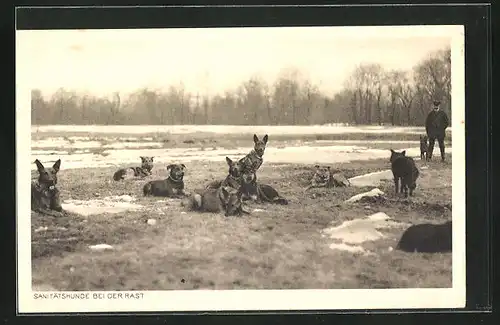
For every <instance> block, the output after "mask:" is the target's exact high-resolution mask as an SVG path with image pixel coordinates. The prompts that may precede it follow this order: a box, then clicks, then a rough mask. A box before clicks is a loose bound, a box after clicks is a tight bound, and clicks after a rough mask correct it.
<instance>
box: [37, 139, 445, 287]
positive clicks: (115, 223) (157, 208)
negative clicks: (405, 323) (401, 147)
mask: <svg viewBox="0 0 500 325" xmlns="http://www.w3.org/2000/svg"><path fill="white" fill-rule="evenodd" d="M417 137H418V136H417ZM412 140H413V139H412ZM437 155H438V154H437ZM388 156H389V154H388ZM417 165H418V166H421V162H420V161H417ZM63 166H64V162H63ZM333 167H334V168H336V169H340V170H342V171H343V172H344V173H345V175H346V176H347V177H352V176H357V175H362V174H365V173H369V172H374V171H378V170H382V169H388V168H389V163H388V157H387V159H379V160H370V161H355V162H350V163H345V164H336V165H335V166H333ZM115 169H116V168H96V169H90V168H89V169H68V170H64V168H62V170H61V171H60V173H59V187H60V190H61V195H62V198H63V199H69V198H73V199H82V200H85V199H95V198H98V197H104V196H109V195H124V194H128V195H133V196H136V197H137V201H136V203H138V204H141V205H143V206H144V207H145V208H144V209H142V210H139V211H128V212H126V213H118V214H103V215H95V216H88V217H83V216H79V215H67V216H65V217H61V218H52V217H46V216H40V215H38V214H36V213H32V261H33V263H32V272H33V285H34V286H36V287H42V286H43V287H48V288H55V289H59V290H168V289H246V288H248V289H287V288H290V289H291V288H294V289H298V288H309V289H326V288H332V289H334V288H408V287H413V288H415V287H420V288H423V287H451V279H452V277H451V254H417V253H413V254H409V253H403V252H400V251H396V250H394V251H390V247H395V246H396V244H397V240H398V239H399V237H400V236H401V234H402V231H403V230H404V229H399V228H395V229H382V230H381V232H382V233H384V234H385V235H386V238H383V239H380V240H376V241H370V242H365V243H363V244H362V246H363V247H365V248H366V249H369V250H371V251H373V252H375V254H372V255H363V254H358V253H350V252H347V251H340V250H333V249H330V248H329V244H331V243H332V239H329V238H324V237H322V236H321V234H320V231H321V230H322V229H324V228H326V227H329V226H331V225H340V224H341V223H342V222H344V221H347V220H353V219H357V218H361V217H364V216H368V215H370V214H373V213H376V212H379V211H382V212H385V213H386V214H387V215H389V216H390V217H391V218H393V219H395V220H397V221H401V222H406V223H421V222H442V221H444V220H446V219H450V218H451V156H448V160H447V162H446V163H444V164H443V163H441V162H440V161H438V159H435V161H433V162H430V163H429V164H428V169H425V170H422V171H421V178H419V180H418V183H417V184H418V185H417V190H416V193H415V196H414V197H413V198H411V199H410V200H405V199H403V198H400V197H397V196H396V195H395V194H394V187H393V183H392V182H387V183H384V184H382V186H380V187H379V188H380V189H381V190H382V191H384V192H385V193H386V199H387V200H385V201H384V202H378V203H369V204H367V203H360V204H354V205H352V206H345V205H342V204H341V203H342V202H343V201H344V200H345V199H347V198H349V197H351V196H352V195H355V194H358V193H361V192H364V191H367V190H371V189H372V187H367V188H356V187H349V188H335V189H313V190H311V191H310V192H309V193H308V194H304V192H303V191H302V188H304V187H305V186H307V185H308V182H309V179H310V177H311V175H312V169H311V166H304V165H271V164H269V163H268V164H266V162H265V157H264V164H263V166H262V167H261V169H260V170H259V175H258V176H259V179H260V181H261V182H263V183H266V184H270V185H273V186H274V187H275V188H277V189H278V190H279V192H280V193H281V194H282V195H283V196H285V197H286V198H288V199H289V201H290V204H289V205H288V206H276V205H261V206H257V205H255V204H248V206H247V210H250V211H252V213H251V215H250V216H245V217H243V218H225V217H224V216H222V215H215V214H199V213H195V212H187V213H181V212H182V211H183V210H182V208H181V207H180V204H179V200H164V201H163V202H158V199H154V198H144V197H142V195H141V193H142V186H143V184H144V182H145V181H144V180H143V181H132V180H131V181H124V182H113V181H111V178H112V174H113V172H114V171H115ZM153 171H154V173H153V176H151V177H150V178H149V179H157V178H163V177H164V175H166V170H165V167H164V166H156V167H155V168H154V169H153ZM226 173H227V165H226V164H225V162H224V161H221V162H217V163H212V162H211V163H205V162H192V163H189V164H188V170H187V174H186V176H185V184H186V189H187V190H188V191H192V190H194V189H196V188H200V187H201V186H203V185H204V184H206V183H208V182H209V181H211V180H213V179H222V178H223V177H225V175H226ZM255 208H259V209H262V210H263V211H253V210H254V209H255ZM150 218H154V219H156V221H157V223H156V224H155V225H150V224H148V223H147V222H146V221H147V220H148V219H150ZM40 227H48V228H47V229H46V230H45V231H35V230H36V229H38V228H40ZM101 243H106V244H110V245H112V246H113V247H114V250H112V251H103V252H94V251H91V250H90V249H89V248H88V246H89V245H94V244H101Z"/></svg>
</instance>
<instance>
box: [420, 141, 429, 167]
mask: <svg viewBox="0 0 500 325" xmlns="http://www.w3.org/2000/svg"><path fill="white" fill-rule="evenodd" d="M427 151H429V138H428V137H427V136H426V135H420V159H421V160H422V161H426V160H427Z"/></svg>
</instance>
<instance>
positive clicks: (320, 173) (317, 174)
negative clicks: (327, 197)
mask: <svg viewBox="0 0 500 325" xmlns="http://www.w3.org/2000/svg"><path fill="white" fill-rule="evenodd" d="M314 168H315V171H314V176H313V177H314V179H315V180H316V182H319V183H325V182H328V181H329V180H330V176H331V172H330V166H320V165H316V166H314Z"/></svg>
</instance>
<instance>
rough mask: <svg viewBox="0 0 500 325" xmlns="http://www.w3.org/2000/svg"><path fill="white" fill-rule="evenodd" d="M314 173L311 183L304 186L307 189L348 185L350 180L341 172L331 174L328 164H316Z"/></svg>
mask: <svg viewBox="0 0 500 325" xmlns="http://www.w3.org/2000/svg"><path fill="white" fill-rule="evenodd" d="M314 167H315V171H314V175H313V177H312V179H311V184H310V185H309V186H308V187H306V188H305V191H308V190H310V189H312V188H318V187H327V188H328V187H337V186H350V185H351V182H349V180H348V179H347V178H346V177H345V176H344V175H343V174H341V173H335V174H333V171H332V169H331V168H330V166H320V165H316V166H314Z"/></svg>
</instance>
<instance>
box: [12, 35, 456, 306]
mask: <svg viewBox="0 0 500 325" xmlns="http://www.w3.org/2000/svg"><path fill="white" fill-rule="evenodd" d="M464 80H465V79H464V28H463V26H458V25H457V26H455V25H453V26H452V25H419V26H363V27H356V26H350V27H341V26H339V27H237V28H236V27H235V28H162V29H78V30H77V29H68V30H21V31H17V32H16V93H17V95H16V96H17V110H16V123H17V125H16V128H17V159H16V161H17V166H18V174H17V177H18V180H17V182H18V183H17V188H18V196H19V198H18V202H17V204H18V210H17V213H18V215H17V229H18V230H17V231H18V234H17V241H18V242H17V245H18V273H19V276H18V292H19V311H24V312H37V313H41V312H112V311H176V310H181V311H193V310H246V309H249V310H293V309H300V310H307V309H361V308H366V309H370V308H448V307H449V308H451V307H463V306H464V305H465V128H464V125H465V108H464V101H465V99H464V98H465V95H464V94H465V90H464V87H465V81H464ZM452 140H453V141H452ZM28 169H30V174H29V175H30V179H28ZM29 187H31V204H30V206H31V209H30V210H31V211H28V203H27V201H28V200H27V198H28V191H29V190H28V188H29ZM353 289H357V290H353ZM375 289H378V290H375Z"/></svg>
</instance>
